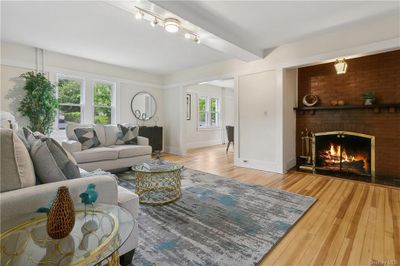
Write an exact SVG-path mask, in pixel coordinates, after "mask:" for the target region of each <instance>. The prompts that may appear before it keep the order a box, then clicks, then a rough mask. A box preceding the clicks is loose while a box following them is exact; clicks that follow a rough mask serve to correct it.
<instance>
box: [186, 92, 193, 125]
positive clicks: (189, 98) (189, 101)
mask: <svg viewBox="0 0 400 266" xmlns="http://www.w3.org/2000/svg"><path fill="white" fill-rule="evenodd" d="M190 119H192V95H191V94H186V120H190Z"/></svg>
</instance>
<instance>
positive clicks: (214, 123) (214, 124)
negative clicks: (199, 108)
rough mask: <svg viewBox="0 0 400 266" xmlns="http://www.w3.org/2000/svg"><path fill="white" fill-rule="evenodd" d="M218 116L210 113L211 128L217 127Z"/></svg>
mask: <svg viewBox="0 0 400 266" xmlns="http://www.w3.org/2000/svg"><path fill="white" fill-rule="evenodd" d="M218 116H219V113H211V126H212V127H218Z"/></svg>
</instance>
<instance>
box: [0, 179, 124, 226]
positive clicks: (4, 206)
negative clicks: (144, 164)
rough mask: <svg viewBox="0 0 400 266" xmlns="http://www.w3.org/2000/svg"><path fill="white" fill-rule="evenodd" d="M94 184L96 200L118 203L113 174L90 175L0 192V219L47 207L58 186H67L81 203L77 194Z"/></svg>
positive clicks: (11, 217)
mask: <svg viewBox="0 0 400 266" xmlns="http://www.w3.org/2000/svg"><path fill="white" fill-rule="evenodd" d="M90 183H93V184H96V191H97V192H98V194H99V196H98V199H97V201H96V202H99V203H106V204H114V205H116V204H118V188H117V181H116V180H115V178H114V177H113V176H111V175H110V176H90V177H82V178H76V179H70V180H65V181H60V182H54V183H47V184H42V185H37V186H33V187H27V188H22V189H17V190H12V191H7V192H3V193H1V201H0V205H1V209H0V210H1V220H2V221H4V220H9V219H13V217H18V216H23V215H25V214H28V213H32V212H35V211H36V210H37V209H38V208H39V207H47V204H48V202H49V201H50V199H51V197H52V196H53V195H54V192H56V191H57V189H58V187H60V186H67V187H68V189H69V193H70V195H71V198H72V200H73V201H74V204H75V205H78V204H81V199H80V198H79V194H81V193H82V192H84V191H85V190H86V187H87V185H88V184H90Z"/></svg>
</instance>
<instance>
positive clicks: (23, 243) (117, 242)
mask: <svg viewBox="0 0 400 266" xmlns="http://www.w3.org/2000/svg"><path fill="white" fill-rule="evenodd" d="M17 220H18V221H22V222H17V223H16V222H15V219H14V221H5V222H3V223H2V230H3V229H4V230H5V231H2V233H1V235H0V241H1V265H101V264H102V262H104V263H105V262H107V263H108V264H109V265H112V266H113V265H119V254H118V249H119V248H120V247H121V246H122V244H123V243H124V242H125V241H126V240H127V239H128V237H129V235H130V234H131V233H132V230H133V228H134V226H135V223H136V221H135V219H134V218H133V217H132V215H131V214H130V213H129V212H128V211H127V210H125V209H124V208H121V207H119V206H116V205H108V204H95V207H94V208H91V207H89V208H87V211H86V215H85V211H84V208H83V207H82V208H79V207H75V225H74V228H73V229H72V232H71V233H70V234H69V235H68V236H67V237H65V238H63V239H52V238H50V237H49V236H48V235H47V229H46V223H47V217H46V215H45V214H38V213H32V214H28V215H26V217H18V218H17Z"/></svg>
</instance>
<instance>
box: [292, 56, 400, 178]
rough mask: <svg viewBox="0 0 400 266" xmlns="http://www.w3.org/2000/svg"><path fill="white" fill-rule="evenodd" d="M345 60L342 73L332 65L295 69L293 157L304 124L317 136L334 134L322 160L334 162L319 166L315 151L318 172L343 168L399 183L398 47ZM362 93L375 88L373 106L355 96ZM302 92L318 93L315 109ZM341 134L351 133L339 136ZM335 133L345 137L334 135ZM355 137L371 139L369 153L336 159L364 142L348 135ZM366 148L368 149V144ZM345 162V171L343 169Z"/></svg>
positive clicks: (298, 151) (318, 153)
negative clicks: (306, 105)
mask: <svg viewBox="0 0 400 266" xmlns="http://www.w3.org/2000/svg"><path fill="white" fill-rule="evenodd" d="M346 61H347V64H348V69H347V72H346V74H342V75H337V74H336V72H335V68H334V66H333V63H328V64H321V65H315V66H310V67H304V68H299V69H298V108H296V109H297V115H296V128H297V137H296V145H297V146H296V153H297V156H300V155H301V154H302V150H304V148H303V147H302V145H303V144H302V139H301V138H302V135H301V132H302V131H303V132H304V131H305V129H306V128H307V129H308V130H309V131H312V132H313V133H315V135H316V136H321V137H320V138H321V139H323V137H322V136H328V135H329V132H331V133H332V132H333V133H332V134H331V135H332V136H331V137H332V138H331V139H329V137H326V138H328V140H326V141H325V142H326V143H325V144H323V146H324V147H323V148H324V149H325V150H327V151H326V152H327V153H325V155H326V156H327V158H326V159H327V161H328V162H329V160H331V161H332V160H333V161H332V162H336V163H333V164H332V165H329V164H327V163H326V162H325V163H322V164H323V165H318V163H321V160H319V161H318V156H320V155H321V151H315V155H316V156H317V158H314V163H316V164H317V165H315V166H316V167H320V168H322V169H320V171H322V172H324V173H328V174H329V172H330V171H331V170H337V169H344V170H342V171H345V172H346V171H347V172H349V171H350V172H351V173H352V174H355V175H360V176H370V177H371V179H372V177H373V176H374V175H375V176H376V180H377V182H379V181H385V180H394V181H395V182H398V184H399V185H400V50H397V51H392V52H386V53H380V54H376V55H371V56H365V57H359V58H355V59H350V60H346ZM366 91H374V92H375V93H376V98H377V100H376V105H374V106H371V107H369V108H365V107H364V106H363V101H362V100H361V99H360V95H361V94H362V93H364V92H366ZM306 94H313V95H317V96H318V98H319V99H320V102H319V104H318V105H317V106H316V107H315V108H309V109H307V108H304V106H303V103H302V99H303V97H304V96H305V95H306ZM338 100H343V101H344V105H343V106H334V107H332V106H331V102H332V101H338ZM340 132H346V133H348V132H350V133H351V134H350V135H349V134H345V135H340V134H341V133H340ZM327 133H328V134H327ZM338 135H339V136H344V138H342V137H339V138H338V137H337V136H338ZM354 136H367V137H366V138H364V140H365V144H366V143H372V142H371V140H372V139H373V140H374V141H373V144H374V146H375V147H374V148H373V150H374V155H371V154H366V152H365V151H362V152H360V153H363V154H366V156H367V157H368V156H369V157H368V158H366V159H360V158H358V157H357V158H358V159H357V160H355V159H354V158H353V159H351V160H353V161H351V162H349V161H346V160H345V161H344V162H340V160H341V159H343V158H341V157H343V156H348V151H351V152H353V153H354V152H356V151H357V150H360V149H359V148H357V147H350V146H351V145H352V144H354V145H353V146H357V145H361V144H362V143H363V141H362V139H359V140H356V139H352V138H353V137H354ZM335 141H336V143H335ZM357 141H358V142H357ZM331 144H332V145H334V146H333V150H331ZM344 146H346V147H344ZM366 147H367V148H368V147H369V149H370V150H371V147H370V146H368V145H367V146H366ZM316 148H317V147H316ZM343 148H344V149H345V152H346V154H345V155H344V154H343ZM331 152H333V153H336V155H335V154H333V155H334V156H336V157H334V158H333V157H332V158H329V156H330V155H331ZM322 154H323V151H322ZM337 156H339V157H337ZM372 156H374V158H372ZM338 160H339V161H338ZM372 164H374V167H373V168H374V169H372V168H371V166H372ZM349 165H350V166H351V167H350V169H349V168H346V167H347V166H349ZM353 166H354V167H355V168H353ZM324 167H325V169H323V168H324ZM329 168H330V169H329ZM346 169H347V170H346ZM357 169H358V170H357ZM325 170H326V171H325ZM373 170H374V171H373ZM339 172H340V171H339Z"/></svg>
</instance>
